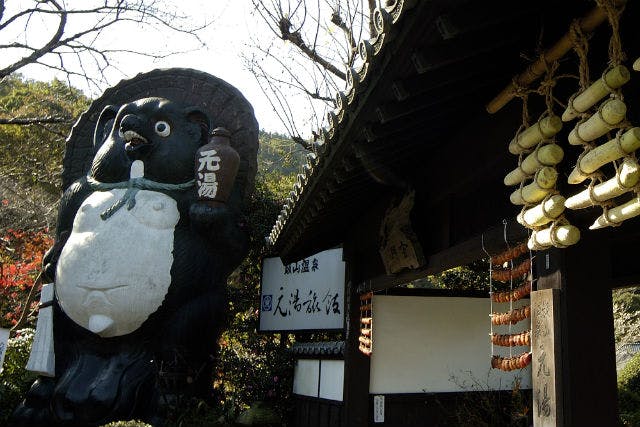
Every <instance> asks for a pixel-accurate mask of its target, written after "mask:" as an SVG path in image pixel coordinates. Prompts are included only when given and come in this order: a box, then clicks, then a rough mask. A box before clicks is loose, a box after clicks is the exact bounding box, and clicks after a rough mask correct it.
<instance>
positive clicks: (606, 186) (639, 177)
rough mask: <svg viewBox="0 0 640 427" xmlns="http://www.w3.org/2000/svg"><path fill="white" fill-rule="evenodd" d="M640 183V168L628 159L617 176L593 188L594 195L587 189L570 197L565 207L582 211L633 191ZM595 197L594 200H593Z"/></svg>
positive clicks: (624, 161)
mask: <svg viewBox="0 0 640 427" xmlns="http://www.w3.org/2000/svg"><path fill="white" fill-rule="evenodd" d="M639 181H640V166H638V163H637V162H636V161H635V160H633V159H632V158H630V157H626V158H625V159H624V160H623V162H622V165H621V166H620V168H619V169H618V172H617V173H616V176H615V177H613V178H611V179H609V180H607V181H605V182H603V183H601V184H598V185H595V186H594V187H593V190H592V191H593V193H591V191H590V190H589V189H588V188H587V189H586V190H584V191H581V192H580V193H578V194H575V195H573V196H571V197H569V198H568V199H567V201H566V203H565V206H566V207H568V208H569V209H582V208H588V207H589V206H593V205H595V204H597V203H598V202H605V201H607V200H610V199H613V198H614V197H618V196H621V195H623V194H624V193H626V192H628V191H631V190H632V189H633V187H635V186H636V185H638V182H639ZM592 195H593V198H592Z"/></svg>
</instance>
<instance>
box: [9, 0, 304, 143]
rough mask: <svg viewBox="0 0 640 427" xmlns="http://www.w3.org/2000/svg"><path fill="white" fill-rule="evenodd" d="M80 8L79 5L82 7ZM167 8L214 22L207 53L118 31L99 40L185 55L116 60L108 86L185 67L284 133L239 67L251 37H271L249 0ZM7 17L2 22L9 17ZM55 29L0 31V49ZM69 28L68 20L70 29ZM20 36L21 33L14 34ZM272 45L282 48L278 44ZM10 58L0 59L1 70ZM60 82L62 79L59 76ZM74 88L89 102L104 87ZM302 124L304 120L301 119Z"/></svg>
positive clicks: (178, 38) (196, 1)
mask: <svg viewBox="0 0 640 427" xmlns="http://www.w3.org/2000/svg"><path fill="white" fill-rule="evenodd" d="M26 3H27V2H26V0H13V1H8V2H7V12H9V11H10V10H9V8H10V7H12V6H13V7H20V5H21V4H23V5H24V4H26ZM66 3H67V4H74V3H75V4H77V3H78V0H67V1H66ZM80 3H82V0H81V1H80ZM165 3H167V4H168V5H169V6H168V7H170V6H171V5H175V4H179V9H177V11H178V12H179V13H181V14H184V15H188V16H190V22H192V23H194V24H196V25H198V24H200V23H202V22H204V21H207V22H212V23H211V25H210V26H209V27H208V28H206V29H205V30H204V31H203V32H201V33H200V36H201V39H202V41H203V42H204V43H205V47H200V48H198V49H197V50H195V48H196V47H197V44H196V43H194V40H193V39H189V38H188V37H185V36H183V35H180V34H176V33H171V34H165V33H159V32H156V31H153V30H145V31H141V30H140V28H139V27H138V26H134V25H130V26H124V27H120V28H119V29H118V31H115V32H114V31H110V32H108V33H105V34H103V35H102V37H103V39H102V42H103V43H104V42H106V43H107V44H109V45H111V44H112V45H114V46H115V45H118V44H120V45H125V46H126V45H127V44H128V43H129V44H133V45H134V46H136V47H137V49H146V50H149V51H167V50H169V51H183V50H187V51H186V52H184V53H180V54H176V55H172V56H170V57H167V58H164V59H157V60H153V59H150V58H144V57H139V56H134V55H126V56H121V57H119V59H118V61H117V64H116V65H117V67H118V68H119V71H116V70H111V71H110V72H109V73H108V74H107V77H108V84H109V85H113V84H115V83H117V82H118V81H119V80H120V79H122V78H130V77H133V76H135V75H136V74H138V73H140V72H145V71H149V70H152V69H154V68H168V67H188V68H195V69H198V70H202V71H205V72H208V73H210V74H213V75H215V76H217V77H219V78H222V79H223V80H226V81H227V82H228V83H230V84H232V85H233V86H235V87H236V88H238V89H239V90H240V91H241V92H242V93H243V95H244V96H245V97H246V98H247V99H248V100H249V102H251V104H252V105H253V107H254V111H255V114H256V117H257V119H258V123H259V124H260V128H261V129H264V130H267V131H275V132H281V133H285V128H284V126H283V125H282V124H281V123H280V122H279V120H278V118H277V116H276V115H275V114H274V112H273V108H272V107H271V105H270V104H269V101H268V99H267V97H266V96H265V95H264V94H263V92H262V91H261V89H260V87H259V86H258V84H257V81H256V79H255V78H254V76H253V75H252V74H251V73H250V72H249V71H248V70H247V69H246V67H245V66H244V64H243V59H242V57H241V52H247V51H248V49H249V48H248V45H250V44H251V39H250V38H251V37H260V38H263V37H270V38H272V37H274V36H273V33H271V32H270V30H269V29H268V27H267V26H266V24H264V23H263V22H262V21H261V18H260V17H259V16H258V15H257V14H255V13H254V12H253V8H252V5H251V1H250V0H209V1H204V0H181V1H180V2H175V3H174V2H171V1H167V2H165ZM7 12H6V13H5V16H7V15H8V13H7ZM51 25H53V24H52V23H47V22H38V23H31V27H30V30H29V32H28V35H24V34H19V33H14V34H11V33H9V32H8V31H3V32H2V33H1V34H0V44H5V43H6V42H11V41H13V40H11V39H12V38H16V39H18V40H22V38H23V37H28V38H29V40H30V41H32V42H34V41H35V42H36V44H37V42H41V41H40V40H39V39H38V37H39V36H40V37H44V34H46V33H45V32H44V31H40V30H39V29H41V28H46V27H47V26H51ZM69 25H71V20H70V24H69ZM20 30H22V27H20V28H16V30H15V31H20ZM276 42H279V43H282V42H281V41H280V40H276ZM8 59H9V58H7V57H6V56H5V59H4V60H3V59H2V58H0V66H2V65H3V64H4V63H5V61H7V60H8ZM19 72H20V73H22V74H23V75H25V76H26V77H29V78H34V79H37V80H45V81H48V80H51V79H52V78H53V77H55V76H56V75H55V74H54V73H53V72H52V71H51V70H48V69H43V68H42V67H37V66H27V67H24V68H22V69H21V70H20V71H19ZM58 77H59V78H62V76H61V75H58ZM72 84H73V85H74V86H76V87H79V88H80V89H82V90H84V91H85V92H88V94H89V95H90V96H92V97H96V96H98V95H99V94H100V93H99V92H100V91H101V90H104V89H105V88H106V87H107V85H106V84H104V85H101V86H103V87H101V88H99V89H97V90H96V88H93V89H89V88H87V85H86V82H84V81H82V80H80V79H74V80H72ZM300 120H303V118H302V117H301V118H300Z"/></svg>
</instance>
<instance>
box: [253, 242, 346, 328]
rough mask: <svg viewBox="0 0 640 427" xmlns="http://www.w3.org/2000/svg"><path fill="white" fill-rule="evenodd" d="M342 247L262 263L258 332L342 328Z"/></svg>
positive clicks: (343, 267) (343, 266) (343, 268)
mask: <svg viewBox="0 0 640 427" xmlns="http://www.w3.org/2000/svg"><path fill="white" fill-rule="evenodd" d="M344 272H345V263H344V261H343V260H342V249H330V250H327V251H323V252H319V253H317V254H315V255H313V256H310V257H308V258H305V259H302V260H300V261H297V262H294V263H291V264H286V265H285V264H282V261H281V260H280V258H265V260H264V262H263V264H262V285H261V295H260V301H261V304H260V331H273V332H275V331H300V330H335V329H342V328H343V327H344Z"/></svg>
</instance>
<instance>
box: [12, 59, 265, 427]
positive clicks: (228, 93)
mask: <svg viewBox="0 0 640 427" xmlns="http://www.w3.org/2000/svg"><path fill="white" fill-rule="evenodd" d="M211 138H213V140H217V141H218V142H219V141H222V142H224V143H225V144H224V145H226V148H224V149H222V150H218V149H217V148H216V145H215V144H214V145H211V144H209V141H210V139H211ZM229 147H231V148H229ZM257 149H258V125H257V123H256V121H255V118H254V115H253V110H252V108H251V106H250V105H249V103H248V102H247V101H246V100H245V98H244V97H242V95H241V94H240V93H239V92H238V91H237V90H236V89H235V88H233V87H232V86H230V85H228V84H227V83H225V82H224V81H222V80H220V79H218V78H216V77H213V76H210V75H208V74H205V73H201V72H198V71H194V70H188V69H168V70H155V71H151V72H149V73H146V74H141V75H138V76H136V77H135V78H133V79H131V80H127V81H122V82H120V83H119V84H118V85H116V86H115V87H113V88H111V89H108V90H107V91H106V92H105V94H104V95H103V96H102V97H101V98H99V99H97V100H96V101H95V102H94V103H93V104H92V105H91V107H90V109H89V110H88V111H87V112H85V113H84V114H83V115H82V116H81V117H80V119H79V120H78V122H77V123H76V125H75V126H74V128H73V130H72V132H71V136H70V137H69V140H68V143H67V149H66V153H65V161H64V172H63V186H64V188H65V191H64V195H63V197H62V200H61V203H60V212H59V216H58V222H57V229H56V240H55V244H54V246H53V247H52V248H51V250H50V251H49V252H48V253H47V255H46V256H45V266H44V267H45V273H46V275H47V276H48V277H49V278H50V279H51V281H52V282H53V286H54V289H55V297H54V298H53V322H52V323H53V335H52V336H53V342H52V346H49V349H48V350H44V351H45V352H46V351H53V352H54V353H53V354H54V355H55V364H54V366H53V365H52V366H49V369H48V370H47V369H35V370H38V371H40V372H41V373H43V374H44V375H42V376H40V377H39V379H38V380H37V381H36V382H35V383H34V385H33V386H32V388H31V390H30V391H29V393H28V395H27V396H26V398H25V400H24V401H23V402H22V404H21V405H20V406H19V407H18V408H17V409H16V410H15V412H14V414H13V417H12V420H11V425H15V426H56V425H60V426H96V425H101V424H104V423H107V422H109V421H113V420H126V419H141V420H143V421H146V422H149V423H152V424H156V425H161V424H163V415H162V413H163V412H162V408H163V402H165V403H166V402H171V401H175V399H176V396H184V395H187V396H197V397H201V398H203V399H207V398H210V396H211V393H212V390H211V383H212V381H211V372H212V368H213V366H214V363H215V355H216V350H217V348H216V342H217V339H218V335H219V333H220V330H221V328H222V327H223V325H224V322H225V317H226V304H227V302H226V297H225V295H226V294H225V286H226V280H227V277H228V275H229V274H230V272H231V271H232V270H233V269H234V268H235V267H236V266H237V265H238V264H239V263H240V262H241V261H242V259H243V258H244V256H245V255H246V250H247V241H248V236H247V230H246V229H245V225H244V222H243V216H242V211H243V204H244V202H245V200H246V199H247V197H248V196H249V195H250V193H251V191H252V189H253V181H254V177H255V172H256V155H257ZM223 151H224V153H223ZM229 151H231V152H232V153H231V155H229V154H228V152H229ZM235 153H237V154H235ZM234 157H235V159H234ZM238 160H239V161H238ZM41 326H42V325H40V323H39V324H38V328H39V329H40V327H41ZM42 327H43V328H44V327H45V326H42ZM40 333H43V334H44V333H45V332H43V331H40V330H38V331H37V333H36V339H38V335H39V334H40ZM50 347H52V348H50ZM40 351H41V352H42V351H43V350H42V348H40ZM34 357H35V356H34V355H33V354H32V358H34ZM40 357H42V355H40ZM35 359H37V357H35ZM49 360H51V359H49ZM30 363H31V362H30ZM35 364H36V365H37V364H38V363H37V362H36V363H35Z"/></svg>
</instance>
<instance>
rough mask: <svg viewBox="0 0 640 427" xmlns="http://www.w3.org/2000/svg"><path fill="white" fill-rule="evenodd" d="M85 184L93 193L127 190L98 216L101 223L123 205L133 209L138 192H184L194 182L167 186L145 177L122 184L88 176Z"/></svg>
mask: <svg viewBox="0 0 640 427" xmlns="http://www.w3.org/2000/svg"><path fill="white" fill-rule="evenodd" d="M87 183H88V184H89V187H91V189H92V190H94V191H108V190H114V189H118V188H126V189H127V191H126V192H125V193H124V195H123V196H122V197H121V198H120V200H118V201H117V202H115V203H114V204H113V205H112V206H111V207H110V208H108V209H107V210H105V211H104V212H102V213H101V214H100V218H102V220H103V221H106V220H107V219H109V218H110V217H111V216H112V215H113V214H114V213H116V212H117V211H118V210H119V209H120V208H121V207H123V206H124V205H125V204H126V205H127V210H131V209H133V207H134V206H135V205H136V194H137V193H138V191H140V190H155V191H158V190H165V191H176V190H177V191H185V190H188V189H189V188H191V187H193V186H194V185H195V183H196V182H195V180H193V179H192V180H191V181H187V182H183V183H181V184H168V183H164V182H156V181H151V180H150V179H146V178H145V177H140V178H131V179H130V180H129V181H122V182H100V181H97V180H95V179H94V178H91V177H89V176H88V177H87Z"/></svg>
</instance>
